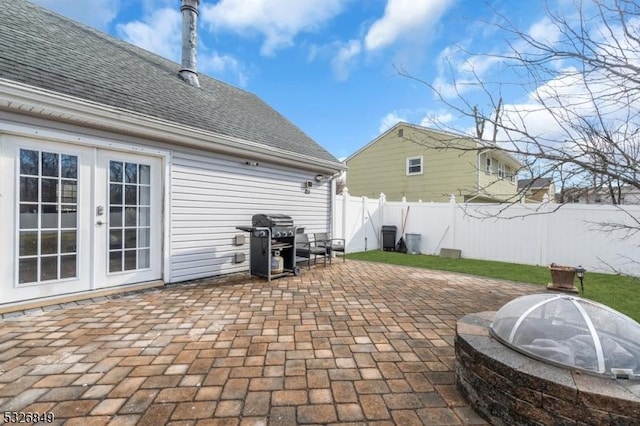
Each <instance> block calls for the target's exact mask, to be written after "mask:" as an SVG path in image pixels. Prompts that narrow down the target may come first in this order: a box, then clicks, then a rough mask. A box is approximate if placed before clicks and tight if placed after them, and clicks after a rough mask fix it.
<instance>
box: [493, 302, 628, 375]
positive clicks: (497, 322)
mask: <svg viewBox="0 0 640 426" xmlns="http://www.w3.org/2000/svg"><path fill="white" fill-rule="evenodd" d="M490 331H491V334H492V335H493V336H494V337H495V338H496V339H498V340H499V341H501V342H502V343H504V344H505V345H507V346H509V347H510V348H512V349H514V350H516V351H518V352H521V353H524V354H525V355H528V356H531V357H533V358H536V359H539V360H541V361H544V362H548V363H551V364H555V365H560V366H564V367H568V368H572V369H578V370H582V371H585V372H588V373H591V374H596V375H603V376H608V377H612V378H628V379H640V324H638V323H637V322H635V321H634V320H632V319H631V318H629V317H627V316H625V315H623V314H621V313H619V312H617V311H614V310H613V309H611V308H609V307H607V306H604V305H601V304H599V303H596V302H592V301H590V300H587V299H581V298H579V297H575V296H568V295H564V294H563V295H557V294H532V295H528V296H522V297H519V298H517V299H514V300H512V301H511V302H509V303H507V304H506V305H504V306H503V307H502V308H500V310H499V311H498V312H497V313H496V316H495V318H494V320H493V323H492V324H491V326H490Z"/></svg>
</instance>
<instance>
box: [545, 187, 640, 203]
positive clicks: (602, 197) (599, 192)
mask: <svg viewBox="0 0 640 426" xmlns="http://www.w3.org/2000/svg"><path fill="white" fill-rule="evenodd" d="M614 194H615V198H616V204H640V189H637V188H633V187H631V186H623V187H621V188H620V191H619V194H618V189H617V188H614ZM556 201H557V202H559V203H579V204H613V198H612V197H611V192H610V191H609V189H608V188H600V189H593V188H576V187H573V188H565V189H564V190H563V191H561V192H560V193H558V194H556Z"/></svg>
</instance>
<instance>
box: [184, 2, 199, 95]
mask: <svg viewBox="0 0 640 426" xmlns="http://www.w3.org/2000/svg"><path fill="white" fill-rule="evenodd" d="M199 3H200V0H182V6H180V12H182V69H181V70H180V77H181V78H182V79H183V80H184V81H186V82H187V83H189V84H190V85H192V86H195V87H200V82H199V81H198V72H197V71H196V45H197V42H198V32H197V28H198V5H199Z"/></svg>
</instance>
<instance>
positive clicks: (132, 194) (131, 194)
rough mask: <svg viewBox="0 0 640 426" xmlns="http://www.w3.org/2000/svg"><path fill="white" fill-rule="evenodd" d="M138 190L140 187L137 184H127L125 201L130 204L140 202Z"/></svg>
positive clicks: (133, 204)
mask: <svg viewBox="0 0 640 426" xmlns="http://www.w3.org/2000/svg"><path fill="white" fill-rule="evenodd" d="M137 192H138V188H137V187H136V186H135V185H126V186H125V190H124V203H125V204H126V205H128V206H135V205H136V204H138V197H137V194H136V193H137Z"/></svg>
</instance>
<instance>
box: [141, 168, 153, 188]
mask: <svg viewBox="0 0 640 426" xmlns="http://www.w3.org/2000/svg"><path fill="white" fill-rule="evenodd" d="M140 183H141V184H144V185H149V184H150V183H151V167H150V166H144V165H140Z"/></svg>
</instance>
